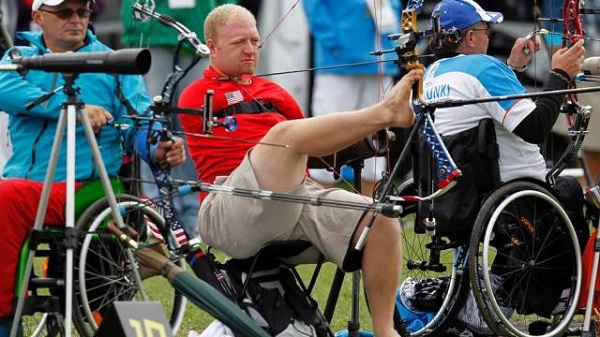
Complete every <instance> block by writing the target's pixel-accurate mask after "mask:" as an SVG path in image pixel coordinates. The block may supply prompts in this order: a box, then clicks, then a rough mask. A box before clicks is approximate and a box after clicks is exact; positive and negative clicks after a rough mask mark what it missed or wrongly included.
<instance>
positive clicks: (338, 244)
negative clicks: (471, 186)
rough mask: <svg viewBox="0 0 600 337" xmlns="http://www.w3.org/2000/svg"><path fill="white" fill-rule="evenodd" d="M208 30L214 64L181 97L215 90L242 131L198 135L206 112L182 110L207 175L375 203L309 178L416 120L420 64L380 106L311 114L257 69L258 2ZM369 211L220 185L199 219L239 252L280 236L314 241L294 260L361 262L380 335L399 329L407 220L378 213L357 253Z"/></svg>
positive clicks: (225, 15)
mask: <svg viewBox="0 0 600 337" xmlns="http://www.w3.org/2000/svg"><path fill="white" fill-rule="evenodd" d="M204 35H205V38H206V44H207V46H208V47H209V48H210V66H209V68H208V69H207V70H206V71H205V72H204V78H203V79H200V80H198V81H196V82H195V83H193V84H191V85H190V86H188V87H187V88H186V89H185V90H184V91H183V93H182V95H181V98H180V100H179V106H180V107H182V108H195V109H200V108H201V107H202V106H203V104H204V102H203V101H204V95H205V93H206V91H207V90H213V91H214V99H213V110H214V111H215V112H214V114H215V116H217V117H223V116H226V115H230V114H235V117H236V119H237V120H238V130H237V131H236V132H231V133H226V131H224V130H223V129H222V128H214V129H213V135H214V137H198V136H197V135H194V134H198V133H201V132H202V126H203V122H202V119H201V118H199V117H198V116H191V115H181V116H180V118H181V122H182V126H183V128H184V130H185V131H186V133H188V136H187V141H188V146H189V150H190V154H191V156H192V158H193V159H194V162H195V165H196V169H197V170H198V174H199V178H200V179H201V180H202V181H204V182H209V183H213V182H214V183H216V184H222V185H226V186H233V187H238V188H248V189H264V190H269V191H274V192H279V193H289V194H293V195H302V196H311V197H316V198H327V199H335V200H340V201H349V202H360V203H365V204H368V203H370V202H372V200H371V199H368V198H366V197H364V196H361V195H358V194H355V193H351V192H348V191H345V190H342V189H336V188H334V189H324V188H323V187H321V186H320V185H319V184H317V183H315V182H313V181H312V180H310V179H309V178H307V177H306V165H307V160H308V157H309V156H316V157H318V156H325V155H329V154H332V153H334V152H337V151H339V150H342V149H344V148H346V147H348V146H350V145H352V144H354V143H356V142H358V141H362V139H363V138H364V137H367V136H369V135H371V134H373V133H375V132H376V131H378V130H380V129H383V128H386V127H408V126H410V125H412V123H413V120H414V114H413V112H412V110H411V109H410V107H409V103H408V102H409V96H410V91H411V87H412V85H413V83H414V82H415V81H417V80H418V79H419V78H420V76H421V72H420V71H412V72H410V73H409V74H408V75H406V76H405V77H404V78H403V79H402V80H401V81H400V82H399V83H398V84H397V85H396V86H395V87H394V88H393V89H392V90H390V92H389V95H388V96H387V97H386V98H385V99H384V100H383V101H382V102H380V103H378V104H376V105H374V106H371V107H368V108H364V109H361V110H357V111H348V112H342V113H337V114H331V115H326V116H319V117H315V118H306V119H304V118H302V117H303V115H302V112H301V111H300V108H299V107H298V104H297V103H296V102H295V100H294V99H293V98H292V97H291V96H290V95H289V94H288V93H287V92H286V91H285V90H283V89H282V88H281V87H279V86H278V85H276V84H275V83H272V82H270V81H267V80H265V79H262V78H258V77H254V76H253V74H254V70H255V67H256V65H257V63H258V58H259V53H258V49H259V43H260V36H259V34H258V30H257V29H256V20H255V18H254V16H253V15H252V14H251V13H250V12H249V11H247V10H246V9H245V8H243V7H240V6H237V5H223V6H220V7H217V8H216V9H214V10H213V11H212V12H211V13H210V14H209V15H208V17H207V18H206V21H205V23H204ZM332 90H335V88H332ZM215 178H216V179H215ZM363 213H364V212H363V211H361V210H352V209H346V208H343V209H342V208H334V207H317V206H313V205H304V204H298V203H291V202H282V201H268V200H257V199H253V198H244V197H237V196H231V195H226V194H220V193H213V194H209V195H208V196H207V197H205V198H204V200H203V201H202V205H201V209H200V216H199V224H198V227H199V233H200V236H201V238H202V240H203V241H204V242H206V243H208V244H210V245H212V246H214V247H216V248H218V249H220V250H222V251H223V252H225V253H226V254H228V255H230V256H232V257H234V258H238V259H241V258H248V257H251V256H253V255H254V254H256V252H257V251H258V249H259V248H261V247H262V246H264V245H265V244H267V243H268V242H270V241H273V240H307V241H310V242H311V243H312V244H313V247H312V248H310V249H308V250H307V251H305V252H303V253H301V254H300V256H298V257H296V258H294V262H296V263H299V262H302V263H310V262H314V261H315V258H316V256H318V254H323V255H324V256H325V258H326V260H327V261H332V262H334V263H336V264H337V265H338V266H340V267H341V268H342V269H344V270H346V271H352V270H355V269H358V268H361V267H362V270H363V277H364V283H365V287H366V291H367V295H368V299H369V304H370V312H371V316H372V320H373V329H374V332H375V334H376V336H378V337H388V336H398V333H397V332H396V331H395V330H394V328H393V312H394V296H395V292H396V289H397V286H398V282H399V276H400V261H401V256H400V252H401V247H400V226H399V222H398V220H397V219H392V218H387V217H384V216H377V217H376V219H375V222H374V224H373V226H372V229H371V231H370V232H369V235H368V237H367V240H366V244H365V247H364V249H363V250H362V251H360V252H358V251H356V250H355V249H354V246H355V244H356V241H357V239H358V237H359V236H360V234H361V233H362V229H363V227H364V225H365V223H366V222H367V221H366V220H363V219H370V216H366V217H365V216H364V215H365V214H363Z"/></svg>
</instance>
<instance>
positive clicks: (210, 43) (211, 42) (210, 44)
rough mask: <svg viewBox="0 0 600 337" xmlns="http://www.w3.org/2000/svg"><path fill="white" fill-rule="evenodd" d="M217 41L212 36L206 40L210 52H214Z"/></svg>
mask: <svg viewBox="0 0 600 337" xmlns="http://www.w3.org/2000/svg"><path fill="white" fill-rule="evenodd" d="M215 45H216V43H215V41H214V40H213V39H212V38H208V39H207V40H206V46H207V47H208V49H209V50H210V52H211V53H212V52H213V51H214V49H215Z"/></svg>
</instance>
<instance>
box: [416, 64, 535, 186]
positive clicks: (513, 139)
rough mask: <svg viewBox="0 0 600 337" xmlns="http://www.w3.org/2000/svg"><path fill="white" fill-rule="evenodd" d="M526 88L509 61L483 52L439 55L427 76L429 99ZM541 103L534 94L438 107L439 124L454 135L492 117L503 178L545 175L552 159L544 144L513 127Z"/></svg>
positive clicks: (517, 91) (509, 92)
mask: <svg viewBox="0 0 600 337" xmlns="http://www.w3.org/2000/svg"><path fill="white" fill-rule="evenodd" d="M525 92H526V90H525V88H524V87H523V86H522V85H521V83H520V82H519V80H518V79H517V78H516V76H515V74H514V72H513V71H512V70H511V69H510V68H508V66H507V65H506V64H504V63H502V62H500V61H499V60H497V59H496V58H494V57H491V56H488V55H483V54H474V55H459V56H456V57H452V58H447V59H442V60H439V61H437V62H435V63H433V64H432V65H430V66H429V67H428V68H427V71H426V73H425V75H424V78H423V94H424V96H425V100H426V101H427V102H429V103H434V102H436V101H440V100H442V101H445V100H463V99H472V98H480V97H491V96H503V95H513V94H521V93H525ZM535 107H536V105H535V103H534V102H533V101H532V100H531V99H519V100H505V101H497V102H489V103H479V104H470V105H464V106H459V107H451V108H439V109H437V110H436V111H435V127H436V129H437V131H438V132H439V133H440V134H441V135H454V134H457V133H459V132H461V131H465V130H468V129H471V128H474V127H476V126H477V125H478V123H479V121H480V120H482V119H484V118H492V119H493V120H494V121H495V123H494V124H495V126H496V137H497V141H498V144H499V148H500V159H499V162H500V176H501V179H502V181H509V180H513V179H516V178H522V177H532V178H537V179H540V180H544V175H545V171H546V163H545V161H544V158H543V157H542V155H541V153H540V149H539V146H538V145H535V144H531V143H528V142H526V141H524V140H523V139H522V138H521V137H519V136H517V135H515V134H513V133H512V131H513V130H514V129H515V128H516V127H517V126H518V125H519V123H521V121H523V119H525V118H526V117H527V116H528V115H529V114H530V113H531V111H533V110H534V109H535Z"/></svg>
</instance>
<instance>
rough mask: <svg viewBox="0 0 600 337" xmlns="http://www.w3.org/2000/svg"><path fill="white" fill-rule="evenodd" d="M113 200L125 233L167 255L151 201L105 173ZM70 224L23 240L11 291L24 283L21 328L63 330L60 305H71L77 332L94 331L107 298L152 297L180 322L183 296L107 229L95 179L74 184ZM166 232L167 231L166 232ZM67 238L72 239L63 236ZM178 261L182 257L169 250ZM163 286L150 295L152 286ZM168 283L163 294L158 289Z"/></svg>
mask: <svg viewBox="0 0 600 337" xmlns="http://www.w3.org/2000/svg"><path fill="white" fill-rule="evenodd" d="M111 184H112V186H113V190H114V191H115V192H116V193H121V194H117V195H116V198H117V203H118V206H119V209H120V211H121V215H122V217H123V220H124V223H125V225H126V226H127V227H128V228H129V233H128V235H130V236H131V237H133V238H135V239H136V240H137V241H138V242H140V243H142V244H145V245H147V248H145V249H154V250H157V251H159V252H161V253H162V254H165V255H167V256H168V254H169V253H168V251H167V250H165V249H164V245H163V244H162V243H161V242H159V241H157V240H156V239H155V237H154V236H153V235H152V233H151V229H150V228H151V227H150V226H149V223H154V224H158V225H160V224H161V223H163V222H164V219H163V217H162V215H161V214H160V213H159V212H158V211H156V210H155V209H154V208H153V207H152V206H151V204H149V203H148V202H146V201H144V200H141V199H140V198H138V197H135V196H133V195H129V194H123V193H124V187H123V184H122V183H121V182H120V181H119V180H117V179H114V180H111ZM75 198H76V211H75V213H76V219H77V220H76V225H75V229H74V230H73V231H72V232H71V233H69V232H68V231H67V230H65V229H64V228H56V227H52V228H50V227H48V228H44V229H43V230H41V231H39V232H32V233H31V235H30V237H29V239H28V241H27V242H26V243H25V244H24V245H23V248H22V250H21V255H20V258H19V269H18V272H17V289H16V294H17V295H18V294H20V289H21V287H27V295H26V298H25V299H24V310H23V312H22V317H21V321H22V325H23V329H24V334H25V335H26V336H62V335H64V327H63V326H62V323H63V319H64V315H65V309H66V308H65V307H66V306H67V305H69V304H70V305H72V314H73V316H72V317H73V324H74V326H75V329H76V330H77V332H78V333H79V336H88V337H91V336H94V335H95V332H96V330H97V329H98V326H99V325H100V324H101V323H102V319H103V317H104V316H105V315H106V314H107V312H108V310H109V308H110V307H111V304H112V303H113V302H114V301H159V302H160V303H161V304H162V305H163V308H165V311H166V312H165V314H166V317H167V318H168V319H169V322H170V324H171V327H172V329H173V331H174V333H176V331H177V330H178V329H179V327H180V326H181V323H182V321H183V316H184V312H185V307H186V303H187V300H186V298H185V297H183V296H182V295H181V294H180V293H178V292H177V291H175V290H174V289H173V288H172V287H171V286H170V285H168V284H167V283H166V282H167V281H166V280H165V279H164V278H163V277H162V276H160V275H158V277H155V274H153V273H150V272H148V271H146V270H144V268H140V265H139V263H138V261H137V259H136V258H135V257H134V255H133V254H131V250H130V249H129V248H128V247H127V246H126V245H123V244H122V243H121V242H120V241H119V240H118V239H117V238H116V237H115V236H114V234H112V233H110V232H109V230H108V227H107V225H108V223H109V222H110V221H111V220H112V218H113V215H112V212H111V208H110V206H109V205H108V201H107V199H106V198H104V193H103V188H102V185H101V184H100V182H99V181H93V182H91V183H88V184H86V185H84V186H83V187H81V188H80V189H79V190H77V192H76V194H75ZM167 239H169V240H170V239H173V238H167ZM68 240H71V241H70V242H69V241H68ZM67 245H71V246H72V247H74V249H75V250H74V263H73V273H74V276H73V280H74V281H73V296H72V303H65V271H66V268H67V265H66V262H65V251H66V246H67ZM33 250H35V256H36V260H38V261H37V262H34V270H33V271H32V276H31V277H30V278H29V279H28V280H24V279H23V274H24V272H25V270H24V269H25V266H26V261H27V258H28V256H29V254H31V253H32V252H33ZM169 258H170V259H171V260H172V261H173V262H175V263H176V264H177V265H178V266H180V267H182V268H185V262H184V260H183V259H182V258H181V257H177V256H169ZM159 288H160V290H161V291H160V292H161V293H163V295H161V297H160V298H159V297H157V296H156V295H155V292H153V291H152V289H159ZM167 289H172V290H171V291H170V292H169V293H168V295H164V291H165V290H167Z"/></svg>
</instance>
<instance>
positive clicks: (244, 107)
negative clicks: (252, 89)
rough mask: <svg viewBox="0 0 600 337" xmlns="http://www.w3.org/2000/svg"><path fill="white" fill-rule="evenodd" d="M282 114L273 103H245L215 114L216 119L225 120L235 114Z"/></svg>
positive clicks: (231, 106)
mask: <svg viewBox="0 0 600 337" xmlns="http://www.w3.org/2000/svg"><path fill="white" fill-rule="evenodd" d="M263 112H277V113H281V112H280V111H279V110H278V109H277V108H276V107H275V105H274V104H273V103H272V102H260V101H244V102H239V103H236V104H233V105H230V106H228V107H226V108H223V109H221V110H218V111H215V112H213V116H214V117H218V118H224V117H227V116H233V115H235V114H259V113H263Z"/></svg>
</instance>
